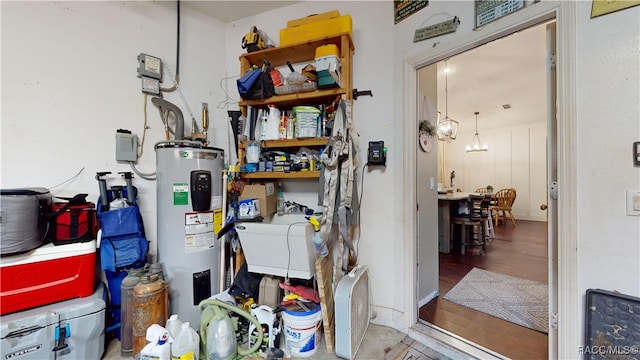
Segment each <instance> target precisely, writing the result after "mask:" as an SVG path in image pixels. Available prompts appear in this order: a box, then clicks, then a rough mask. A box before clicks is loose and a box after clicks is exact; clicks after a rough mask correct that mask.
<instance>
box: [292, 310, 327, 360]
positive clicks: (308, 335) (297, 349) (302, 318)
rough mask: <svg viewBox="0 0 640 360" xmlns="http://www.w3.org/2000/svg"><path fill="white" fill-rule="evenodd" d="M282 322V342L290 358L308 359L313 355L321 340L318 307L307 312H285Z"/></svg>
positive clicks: (320, 318)
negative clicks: (289, 353)
mask: <svg viewBox="0 0 640 360" xmlns="http://www.w3.org/2000/svg"><path fill="white" fill-rule="evenodd" d="M282 320H283V323H284V334H285V335H284V341H285V344H286V346H287V349H288V350H289V351H290V352H291V356H296V357H308V356H312V355H313V354H315V353H316V350H317V349H318V346H320V340H321V339H322V326H321V325H322V312H321V311H320V305H318V306H317V307H316V308H315V309H312V310H309V311H294V310H285V311H284V312H283V313H282Z"/></svg>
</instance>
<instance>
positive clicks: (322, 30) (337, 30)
mask: <svg viewBox="0 0 640 360" xmlns="http://www.w3.org/2000/svg"><path fill="white" fill-rule="evenodd" d="M341 33H348V34H349V35H350V36H351V37H353V29H352V25H351V16H350V15H344V16H340V17H337V18H332V19H327V20H321V21H314V22H311V23H308V24H303V25H300V26H295V27H291V28H286V29H280V46H285V45H290V44H297V43H301V42H305V41H309V40H314V39H319V38H323V37H326V36H332V35H337V34H341Z"/></svg>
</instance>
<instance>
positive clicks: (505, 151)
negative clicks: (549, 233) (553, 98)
mask: <svg viewBox="0 0 640 360" xmlns="http://www.w3.org/2000/svg"><path fill="white" fill-rule="evenodd" d="M542 96H544V94H542ZM546 127H547V124H546V122H538V123H537V124H526V125H519V126H514V127H506V128H502V129H490V130H483V131H481V133H480V135H481V139H482V141H483V143H485V142H486V143H487V144H488V146H489V150H488V151H487V152H481V153H467V152H466V150H465V147H466V145H467V143H468V141H469V140H471V138H472V137H473V134H474V131H473V130H471V131H466V132H458V137H457V139H456V140H455V141H452V142H451V143H448V144H447V145H446V151H447V155H446V158H447V165H446V170H445V174H449V173H450V172H451V170H455V172H456V177H455V179H454V184H455V188H459V189H462V190H463V191H473V190H475V189H477V188H480V187H485V186H487V185H492V186H493V188H494V191H498V190H500V189H504V188H515V189H516V192H517V197H516V201H515V203H514V204H513V215H514V217H515V218H516V221H517V220H532V221H547V217H546V215H547V214H546V212H545V211H542V210H540V204H543V203H546V202H547V189H546V176H547V173H546V157H545V156H546V152H545V149H546V131H547V128H546ZM465 140H466V141H467V142H465ZM445 183H446V184H447V186H448V185H449V180H448V179H447V180H446V182H445Z"/></svg>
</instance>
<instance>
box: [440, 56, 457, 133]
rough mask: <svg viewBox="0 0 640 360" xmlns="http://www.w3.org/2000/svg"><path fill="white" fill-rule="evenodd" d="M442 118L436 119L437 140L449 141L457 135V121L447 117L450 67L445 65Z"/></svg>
mask: <svg viewBox="0 0 640 360" xmlns="http://www.w3.org/2000/svg"><path fill="white" fill-rule="evenodd" d="M443 71H444V81H445V83H444V107H445V113H444V119H438V125H437V129H436V134H438V140H443V141H451V140H454V139H455V138H456V136H457V135H458V122H457V121H455V120H453V119H452V118H450V117H449V80H448V76H447V74H448V73H449V71H451V69H450V68H449V67H448V66H446V65H445V68H444V70H443Z"/></svg>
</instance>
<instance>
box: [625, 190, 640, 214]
mask: <svg viewBox="0 0 640 360" xmlns="http://www.w3.org/2000/svg"><path fill="white" fill-rule="evenodd" d="M627 215H628V216H640V191H637V190H627Z"/></svg>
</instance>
